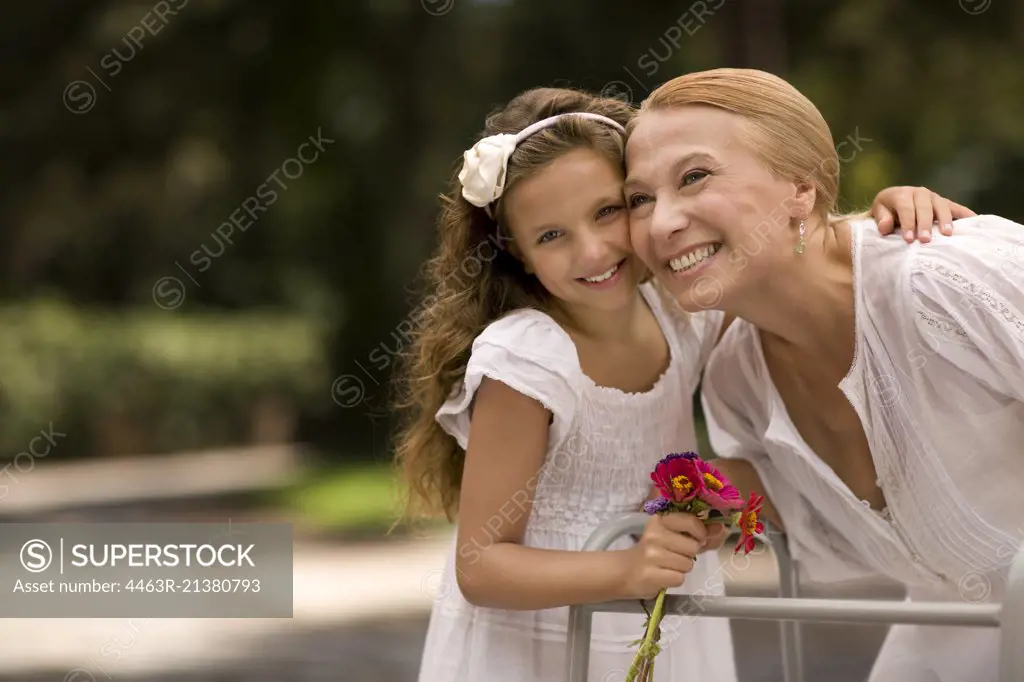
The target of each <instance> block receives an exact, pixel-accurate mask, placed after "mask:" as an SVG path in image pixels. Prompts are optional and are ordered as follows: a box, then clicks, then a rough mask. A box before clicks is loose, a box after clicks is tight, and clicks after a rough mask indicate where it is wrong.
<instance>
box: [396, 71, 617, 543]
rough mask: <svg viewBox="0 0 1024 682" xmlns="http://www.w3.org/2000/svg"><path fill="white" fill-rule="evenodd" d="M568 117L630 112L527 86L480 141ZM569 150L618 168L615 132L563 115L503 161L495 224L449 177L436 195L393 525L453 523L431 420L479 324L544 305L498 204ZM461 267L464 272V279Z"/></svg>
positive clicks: (451, 464)
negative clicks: (435, 519)
mask: <svg viewBox="0 0 1024 682" xmlns="http://www.w3.org/2000/svg"><path fill="white" fill-rule="evenodd" d="M568 112H591V113H595V114H602V115H604V116H607V117H608V118H611V119H612V120H614V121H616V122H618V123H620V124H621V125H623V126H625V125H626V124H627V123H628V122H629V120H630V119H631V118H632V117H633V115H634V113H635V109H634V108H633V107H632V106H630V105H629V104H626V103H625V102H622V101H620V100H617V99H611V98H606V97H597V96H594V95H591V94H588V93H585V92H581V91H577V90H571V89H565V88H535V89H532V90H528V91H526V92H524V93H522V94H520V95H519V96H517V97H516V98H515V99H513V100H512V101H510V102H509V103H508V104H507V105H506V106H505V107H504V108H502V109H500V110H498V111H496V112H494V113H493V114H491V115H490V116H488V118H487V120H486V125H485V128H484V130H483V132H482V133H481V135H480V137H481V138H482V137H486V136H489V135H495V134H497V133H518V132H519V131H521V130H523V129H524V128H526V127H527V126H529V125H530V124H532V123H535V122H537V121H540V120H542V119H545V118H547V117H549V116H554V115H556V114H561V113H568ZM575 149H593V150H594V151H596V152H598V153H600V154H601V155H603V156H604V157H605V158H607V159H608V160H609V161H610V162H612V163H613V164H615V165H616V167H622V166H623V163H624V159H623V140H622V135H621V133H619V132H618V131H616V130H614V129H613V128H612V127H610V126H608V125H607V124H605V123H600V122H597V121H592V120H585V119H581V118H579V117H566V118H564V119H562V120H560V121H558V122H557V123H556V124H555V125H553V126H552V127H549V128H546V129H544V130H542V131H540V132H538V133H536V134H534V135H532V136H530V137H529V138H527V139H526V140H524V141H523V142H522V143H521V144H520V145H519V146H518V147H517V148H516V150H515V151H514V152H513V153H512V155H511V156H510V157H509V162H508V169H507V179H506V182H505V194H503V195H502V198H501V199H499V200H498V202H497V204H496V206H495V207H494V208H495V211H494V215H495V219H492V218H490V217H489V216H488V215H487V213H486V211H484V209H482V208H478V207H476V206H473V205H472V204H470V203H469V202H468V201H466V199H465V198H464V197H463V196H462V187H461V185H460V183H459V181H458V175H457V173H456V174H455V175H454V176H453V178H452V181H451V188H450V190H449V192H448V193H447V194H446V195H443V196H442V197H441V200H442V208H441V214H440V217H439V219H438V225H437V228H438V234H439V241H440V243H439V245H438V247H437V250H436V251H435V252H434V254H433V256H432V257H431V258H430V260H428V261H427V263H426V266H425V276H426V280H427V289H428V291H427V296H426V298H425V299H424V301H423V303H421V305H420V306H419V307H418V308H417V309H416V310H415V311H414V313H413V316H412V318H413V319H412V322H413V325H412V326H413V333H412V338H411V342H410V344H409V348H408V350H407V352H405V353H403V357H402V358H401V360H400V361H401V365H400V367H399V372H398V375H397V379H398V388H399V396H398V400H397V408H398V409H399V410H400V411H401V412H402V414H403V416H404V420H403V423H402V424H401V427H400V430H399V432H398V434H397V439H396V450H395V466H396V468H397V469H398V474H399V478H400V479H401V480H402V483H403V484H404V485H403V489H404V490H405V491H406V492H407V500H406V502H405V505H404V506H405V508H404V512H403V515H402V518H411V517H413V516H416V515H419V513H423V514H436V513H437V512H443V513H444V514H445V516H447V517H448V519H449V520H453V519H454V517H455V514H456V511H457V508H458V498H459V491H460V489H461V485H462V467H463V463H464V460H465V454H464V453H463V451H462V449H461V448H460V447H459V445H458V443H457V442H456V441H455V439H454V438H452V437H451V436H450V435H448V433H447V432H445V431H444V430H443V429H442V428H441V427H440V426H439V425H438V424H437V422H436V421H435V419H434V415H435V414H436V413H437V411H438V409H440V407H441V406H442V405H443V404H444V403H445V401H447V400H448V399H449V398H450V397H451V395H452V392H453V390H455V389H456V387H457V386H458V385H459V384H460V383H461V382H462V380H463V377H464V376H465V373H466V365H467V363H468V362H469V356H470V352H471V350H472V346H473V341H474V339H475V338H476V337H477V336H478V335H479V334H480V333H481V332H482V331H483V330H484V328H485V327H486V326H487V325H488V324H490V323H491V322H493V321H495V320H497V319H498V318H500V317H501V316H503V315H505V314H506V313H508V312H511V311H513V310H518V309H521V308H537V309H544V308H545V306H546V305H547V304H548V303H549V300H550V294H549V293H548V292H547V290H545V289H544V287H543V285H542V284H541V283H540V282H539V281H538V280H537V279H536V278H535V277H534V276H533V275H530V274H528V273H527V272H526V271H525V270H524V269H523V266H522V264H521V263H520V261H519V260H518V259H517V258H516V257H515V256H514V255H513V254H512V253H511V252H510V251H509V249H507V248H504V246H507V245H508V242H510V238H509V237H508V236H507V235H508V231H507V229H506V227H505V222H506V219H505V213H506V212H505V210H504V208H505V207H504V200H503V199H504V196H507V194H508V191H509V190H510V189H511V188H512V187H514V186H515V185H516V184H517V183H518V182H520V181H522V180H523V179H524V178H526V177H529V176H531V175H533V174H535V173H536V172H538V171H539V170H540V169H542V168H543V167H545V166H547V165H548V164H549V163H551V162H552V161H554V160H555V159H557V158H559V157H560V156H562V155H564V154H566V153H568V152H570V151H573V150H575ZM483 247H486V254H487V255H484V251H485V249H484V248H483ZM467 261H468V262H470V263H472V268H471V270H472V272H467V268H466V267H465V266H466V264H467ZM399 520H402V519H401V518H400V519H399ZM396 523H397V522H396Z"/></svg>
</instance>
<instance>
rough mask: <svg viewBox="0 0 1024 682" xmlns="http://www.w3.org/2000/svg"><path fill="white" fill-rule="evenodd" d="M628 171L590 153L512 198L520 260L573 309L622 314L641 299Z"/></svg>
mask: <svg viewBox="0 0 1024 682" xmlns="http://www.w3.org/2000/svg"><path fill="white" fill-rule="evenodd" d="M622 180H623V177H622V169H621V168H620V167H618V166H616V165H615V164H613V163H612V162H610V161H609V160H608V159H607V158H605V157H604V156H603V155H601V154H600V153H598V152H596V151H593V150H591V149H576V150H573V151H571V152H569V153H567V154H564V155H563V156H560V157H558V158H557V159H555V160H554V161H552V162H551V163H549V164H547V165H546V166H544V167H543V168H541V169H540V170H539V171H537V172H536V173H533V174H532V175H530V176H529V177H526V178H523V179H522V180H519V181H518V182H516V183H515V184H514V185H513V186H512V187H511V188H510V189H509V190H508V192H507V193H506V195H505V215H506V218H507V222H508V228H509V231H510V232H511V233H512V237H513V239H514V243H515V246H516V252H517V256H518V257H519V258H520V259H521V260H522V262H523V265H524V266H525V267H526V269H527V271H528V272H530V273H532V274H533V275H534V276H535V277H536V278H537V279H538V280H540V282H541V284H543V285H544V288H546V289H547V290H548V291H549V292H550V293H551V294H552V295H553V296H554V297H556V298H558V299H559V300H561V301H562V302H563V303H565V304H568V305H569V306H580V307H584V308H590V309H597V310H615V309H619V308H622V307H623V306H624V305H626V304H628V303H629V302H630V301H631V299H632V297H634V296H635V295H636V286H637V283H638V281H639V278H640V275H641V274H642V266H640V265H639V263H637V261H636V257H635V256H634V254H633V250H632V248H631V247H630V243H629V218H628V214H627V211H626V204H625V202H624V200H623V197H622Z"/></svg>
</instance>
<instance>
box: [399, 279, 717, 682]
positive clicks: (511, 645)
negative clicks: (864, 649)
mask: <svg viewBox="0 0 1024 682" xmlns="http://www.w3.org/2000/svg"><path fill="white" fill-rule="evenodd" d="M641 292H642V294H643V296H644V298H645V300H646V301H647V303H648V305H649V306H650V307H651V309H652V310H653V312H654V314H655V316H656V317H657V319H658V322H659V324H660V325H661V328H662V331H663V332H664V335H665V338H666V340H667V341H668V346H669V348H670V350H671V364H670V366H669V367H668V369H667V370H666V371H665V372H664V374H663V375H662V376H661V377H660V378H659V380H658V382H657V384H656V385H655V386H654V387H653V388H652V389H651V390H650V391H648V392H645V393H625V392H622V391H619V390H617V389H614V388H608V387H601V386H598V385H596V384H595V383H594V382H593V381H591V380H590V379H589V378H588V377H587V376H586V375H584V374H583V372H582V370H581V369H580V364H579V360H578V357H577V354H576V347H575V345H574V344H573V342H572V340H571V339H570V337H569V336H568V335H567V334H566V333H565V331H564V330H563V329H562V328H561V327H559V326H558V324H557V323H555V321H554V320H553V319H552V318H550V317H549V316H547V315H545V314H544V313H541V312H539V311H535V310H520V311H516V312H514V313H511V314H509V315H507V316H506V317H504V318H502V319H501V320H498V321H496V322H494V323H493V324H491V325H490V326H488V327H487V328H486V329H485V330H484V332H483V333H482V334H481V335H480V336H479V337H478V338H477V339H476V341H475V342H474V344H473V350H472V357H471V358H470V360H469V364H468V368H467V372H466V377H465V381H464V382H463V384H462V385H461V386H460V387H459V388H458V389H457V390H456V391H455V392H454V393H453V397H452V398H451V399H450V400H449V401H448V402H447V403H446V404H445V405H444V406H443V407H442V408H441V410H439V412H438V413H437V420H438V422H439V423H440V424H441V425H442V426H443V427H444V428H445V429H446V430H447V431H448V432H449V433H451V434H452V435H453V436H454V437H455V438H456V439H457V440H458V442H459V444H460V445H461V446H462V447H463V448H465V447H466V441H467V437H468V434H469V420H470V409H471V404H472V400H473V396H474V394H475V393H476V390H477V388H478V387H479V386H480V381H481V379H482V378H483V377H485V376H486V377H489V378H492V379H495V380H498V381H501V382H503V383H505V384H507V385H509V386H511V387H512V388H514V389H516V390H517V391H519V392H521V393H523V394H525V395H528V396H530V397H532V398H534V399H536V400H538V401H540V402H541V403H542V404H544V405H545V406H546V407H547V408H548V409H549V410H551V412H552V414H553V422H552V426H551V429H550V438H549V441H548V450H547V455H546V459H545V461H544V464H543V466H542V468H541V470H540V472H539V474H538V476H537V478H536V480H535V481H532V482H531V487H534V488H535V490H534V502H533V507H532V512H531V514H530V518H529V520H528V522H527V527H526V537H525V544H526V545H528V546H531V547H540V548H549V549H559V550H579V549H581V548H582V546H583V543H584V541H585V540H586V539H587V537H588V536H589V535H590V533H591V532H592V531H593V530H594V528H595V527H596V526H597V525H598V524H600V523H601V522H603V521H605V520H608V519H611V518H613V517H616V516H619V515H621V514H626V513H631V512H636V511H639V510H640V508H641V505H642V504H643V502H644V500H645V499H647V496H648V495H649V493H650V490H651V480H650V472H651V470H652V469H653V467H654V465H655V463H656V462H657V461H658V460H659V459H661V458H662V457H663V456H664V455H666V454H668V453H671V452H681V451H686V450H694V451H695V450H696V449H697V443H696V437H695V434H694V423H693V417H692V405H693V403H692V401H693V393H694V391H695V390H696V387H697V383H698V379H699V375H700V368H701V367H703V365H704V362H705V360H706V358H707V357H708V355H709V353H710V351H711V348H712V347H713V345H714V341H715V339H716V337H717V335H718V331H719V329H720V327H721V324H722V315H721V314H718V313H708V314H701V315H694V316H686V315H684V314H683V313H680V312H678V311H676V310H673V309H670V308H668V307H666V306H665V305H663V302H662V300H661V298H660V297H659V295H658V293H657V292H656V291H655V289H654V288H653V287H652V286H651V285H650V284H644V285H641ZM534 484H535V485H534ZM514 507H515V505H514V504H513V505H510V509H512V510H513V511H515V509H514ZM632 542H633V541H632V540H630V539H624V540H622V541H620V542H619V543H617V544H616V545H613V548H615V549H619V548H625V547H629V546H630V545H631V544H632ZM482 544H483V543H482ZM478 549H479V548H462V551H463V552H464V553H465V552H472V551H477V550H478ZM455 552H456V547H455V545H454V544H453V546H452V550H451V554H450V556H449V559H448V561H447V565H446V568H445V571H446V575H445V580H444V582H443V584H444V586H445V589H442V590H438V601H436V602H435V604H434V607H433V611H432V613H431V616H430V625H429V628H428V631H427V637H426V643H425V648H424V652H423V659H422V666H421V669H420V676H419V680H420V682H527V681H530V682H562V680H564V679H565V672H566V671H565V665H566V621H567V616H568V608H567V607H563V608H554V609H547V610H543V611H504V610H497V609H491V608H482V607H477V606H473V605H471V604H469V603H467V602H466V600H465V599H464V598H463V596H462V594H461V593H460V592H459V589H458V584H457V582H456V580H455V575H454V561H455ZM728 570H729V569H728V566H727V565H723V564H721V563H720V562H719V560H718V558H717V556H716V555H715V553H713V552H709V553H706V554H703V555H701V557H700V559H699V561H698V562H697V565H696V567H695V569H694V571H693V572H692V573H690V574H689V576H688V577H687V579H686V582H685V583H684V585H683V586H682V587H680V588H677V589H675V590H672V592H678V593H693V594H701V595H718V594H722V591H723V590H722V588H723V582H724V577H725V575H726V573H727V571H728ZM643 624H644V616H643V614H605V613H600V614H595V616H594V621H593V636H592V638H591V653H590V671H589V676H588V680H592V681H594V682H618V681H619V680H624V679H625V676H626V671H627V670H628V668H629V665H630V663H631V662H632V659H633V655H634V653H635V647H632V646H630V643H631V642H632V641H634V640H636V639H638V638H639V637H640V635H641V634H642V632H643ZM661 644H662V652H661V653H660V654H659V655H658V658H657V660H656V664H655V679H656V680H658V681H659V682H669V681H670V680H672V681H675V682H680V681H682V680H714V681H715V682H735V680H736V670H735V663H734V660H733V648H732V639H731V635H730V631H729V623H728V621H727V620H725V619H722V618H700V619H694V618H691V617H684V616H668V617H666V618H665V621H664V624H663V626H662V637H661Z"/></svg>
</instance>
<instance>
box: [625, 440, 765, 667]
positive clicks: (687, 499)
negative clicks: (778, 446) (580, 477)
mask: <svg viewBox="0 0 1024 682" xmlns="http://www.w3.org/2000/svg"><path fill="white" fill-rule="evenodd" d="M651 480H652V481H654V484H655V485H656V486H657V487H658V490H659V492H660V493H661V494H660V496H659V497H657V498H655V499H653V500H650V501H648V502H647V503H646V504H644V511H645V512H647V513H648V514H650V515H652V516H653V515H654V514H667V513H669V512H685V513H689V514H693V515H694V516H696V517H697V518H699V519H701V520H702V521H703V522H704V523H705V524H706V525H710V524H712V523H721V524H723V525H725V526H726V527H732V526H739V528H740V539H739V542H737V543H736V547H735V549H734V550H733V551H734V552H738V551H740V550H741V549H743V550H744V553H749V552H750V551H752V550H753V549H754V546H755V543H754V536H755V535H757V534H759V533H763V532H764V524H763V523H762V522H761V521H760V520H759V519H758V515H759V513H760V512H761V507H762V505H763V504H764V498H763V497H761V496H760V495H757V494H755V493H751V494H750V499H748V500H747V501H746V503H745V504H744V502H743V497H742V496H741V495H740V492H739V491H738V490H737V489H736V488H735V487H734V486H733V485H732V484H731V483H729V480H728V479H727V478H726V477H725V476H723V475H722V472H720V471H719V470H718V469H717V468H715V467H714V466H712V465H711V464H709V463H708V462H705V461H704V460H702V459H701V458H700V457H698V456H697V455H696V453H693V452H685V453H682V454H671V455H668V456H667V457H665V458H664V459H662V460H661V461H660V462H658V464H657V466H655V467H654V471H653V472H652V473H651ZM665 593H666V591H665V590H662V591H661V592H659V593H658V597H657V599H656V600H655V602H654V609H653V610H652V611H651V612H649V614H648V617H647V623H646V624H645V627H644V636H643V637H642V638H641V639H638V640H637V641H636V642H634V644H639V645H640V648H639V649H638V650H637V653H636V657H635V658H634V659H633V664H632V665H631V666H630V667H629V672H628V673H627V675H626V682H650V681H651V680H653V679H654V658H655V656H657V655H658V653H659V652H660V651H661V648H660V647H659V646H658V640H659V638H660V636H661V619H662V616H663V615H664V605H665ZM644 610H645V611H646V607H645V608H644Z"/></svg>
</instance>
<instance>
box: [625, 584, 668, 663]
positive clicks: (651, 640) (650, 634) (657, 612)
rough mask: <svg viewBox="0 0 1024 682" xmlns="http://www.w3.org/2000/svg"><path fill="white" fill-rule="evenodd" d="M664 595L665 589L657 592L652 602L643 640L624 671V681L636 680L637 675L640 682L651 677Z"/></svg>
mask: <svg viewBox="0 0 1024 682" xmlns="http://www.w3.org/2000/svg"><path fill="white" fill-rule="evenodd" d="M665 595H666V591H665V590H662V591H661V592H659V593H658V598H657V599H656V600H655V602H654V610H653V611H652V612H651V615H650V617H649V618H648V619H647V629H646V630H645V631H644V641H643V642H642V643H641V644H640V648H639V649H637V652H636V656H635V657H634V658H633V664H632V665H631V666H629V672H627V673H626V682H637V675H641V677H640V678H639V681H640V682H645V681H647V680H650V679H651V675H652V674H653V672H654V657H655V656H657V655H658V651H659V650H660V647H659V646H658V643H657V638H656V635H657V632H658V628H659V627H660V626H661V617H662V615H663V611H664V609H665Z"/></svg>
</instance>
